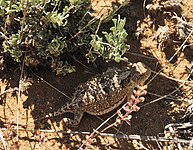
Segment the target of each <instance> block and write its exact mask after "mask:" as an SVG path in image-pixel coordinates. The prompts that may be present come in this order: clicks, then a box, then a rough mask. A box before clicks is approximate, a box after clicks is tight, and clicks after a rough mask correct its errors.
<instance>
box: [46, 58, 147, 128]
mask: <svg viewBox="0 0 193 150" xmlns="http://www.w3.org/2000/svg"><path fill="white" fill-rule="evenodd" d="M150 74H151V70H150V68H149V67H147V66H145V65H144V64H143V63H141V62H138V63H133V64H130V65H129V66H128V67H127V68H125V69H118V68H115V67H113V68H108V69H107V70H106V71H105V72H103V73H102V74H98V75H96V76H94V77H92V78H90V79H89V80H88V81H87V82H85V83H81V84H80V85H79V86H78V87H77V88H76V89H75V92H74V94H73V96H72V99H71V101H70V102H68V103H67V104H66V105H64V106H62V107H61V108H60V109H59V110H57V111H56V112H54V113H52V114H49V115H47V116H46V118H48V117H56V116H58V115H61V114H64V113H66V112H71V113H73V114H74V119H73V120H72V119H70V118H64V119H63V123H64V124H65V125H67V126H74V125H78V124H79V123H80V121H81V118H82V116H83V114H84V112H86V113H89V114H92V115H103V114H106V113H108V112H110V111H112V110H113V109H115V108H117V107H118V106H120V105H121V104H123V102H124V100H125V97H126V96H130V95H131V94H132V92H133V89H134V88H135V87H138V86H142V85H143V84H144V82H145V81H146V80H147V79H148V78H149V76H150Z"/></svg>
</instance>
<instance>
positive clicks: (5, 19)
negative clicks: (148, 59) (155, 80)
mask: <svg viewBox="0 0 193 150" xmlns="http://www.w3.org/2000/svg"><path fill="white" fill-rule="evenodd" d="M90 3H91V2H90V1H89V0H81V1H80V0H67V1H59V0H51V1H47V0H21V1H13V0H0V25H1V28H0V43H2V44H1V45H0V46H1V47H2V48H3V50H1V52H0V53H2V54H3V53H4V54H7V55H9V56H11V57H12V58H13V59H14V60H15V61H16V62H21V61H23V60H24V61H25V64H26V65H32V66H36V65H38V64H40V63H46V64H47V65H49V66H50V67H51V68H52V69H53V71H55V72H56V74H63V75H65V74H66V73H71V72H73V71H75V67H74V66H73V65H71V63H70V62H69V60H70V59H68V58H69V57H71V56H72V55H73V56H76V55H79V54H80V53H81V54H83V55H85V54H87V53H88V55H87V56H88V57H87V58H88V60H92V61H95V60H96V59H97V57H98V56H102V57H103V58H104V59H106V60H107V61H109V60H115V61H116V62H120V61H121V60H124V61H126V60H127V59H126V58H125V57H123V55H124V53H125V52H126V51H127V49H128V46H127V45H126V44H125V40H126V37H127V33H126V31H125V30H124V28H123V27H124V25H125V19H123V20H122V19H120V16H119V17H118V19H113V22H114V27H112V28H111V29H110V30H111V33H107V32H103V34H104V36H105V38H106V42H104V41H103V38H101V37H99V36H98V35H96V36H94V35H92V34H93V33H95V32H96V30H97V28H98V22H99V21H98V20H96V19H95V18H92V16H91V15H90V14H91V13H90V12H91V11H92V10H91V7H90ZM91 35H92V36H91ZM91 47H92V50H91V51H90V52H89V49H90V48H91Z"/></svg>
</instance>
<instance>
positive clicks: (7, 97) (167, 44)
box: [0, 0, 193, 150]
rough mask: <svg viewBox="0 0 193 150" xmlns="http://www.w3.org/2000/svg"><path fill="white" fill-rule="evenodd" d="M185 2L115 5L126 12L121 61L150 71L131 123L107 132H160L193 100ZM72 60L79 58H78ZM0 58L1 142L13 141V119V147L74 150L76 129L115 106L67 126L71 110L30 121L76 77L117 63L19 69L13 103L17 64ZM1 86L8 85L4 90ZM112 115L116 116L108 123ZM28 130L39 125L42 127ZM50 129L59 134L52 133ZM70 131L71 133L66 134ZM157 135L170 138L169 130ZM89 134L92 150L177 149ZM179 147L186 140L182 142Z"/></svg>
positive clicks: (52, 105) (191, 0)
mask: <svg viewBox="0 0 193 150" xmlns="http://www.w3.org/2000/svg"><path fill="white" fill-rule="evenodd" d="M99 1H100V0H99ZM103 2H104V1H103ZM192 8H193V0H183V1H179V0H172V1H166V0H147V1H142V0H140V1H131V2H129V4H128V5H127V6H124V8H122V9H120V10H119V13H120V14H121V16H122V17H126V18H127V24H126V29H127V31H128V33H129V37H128V42H129V44H130V46H131V49H130V51H128V53H127V57H128V60H129V61H131V62H137V61H141V62H144V63H145V64H146V65H148V66H149V67H150V68H151V69H152V76H151V79H150V81H149V83H148V94H147V95H146V96H145V98H146V100H145V102H144V103H143V104H141V106H140V107H141V109H140V111H138V112H137V113H133V114H132V119H131V121H132V122H131V123H132V124H131V126H128V125H127V124H126V123H123V124H122V125H121V126H120V127H118V128H112V129H109V130H107V131H106V132H108V133H112V134H116V133H124V134H127V135H132V134H133V135H140V136H142V137H143V136H144V137H146V136H159V135H163V134H164V132H166V131H165V129H164V128H165V127H166V126H167V125H168V124H170V123H178V122H179V120H180V118H181V117H182V116H183V115H184V114H185V111H186V109H187V107H188V106H189V105H190V104H192V103H193V102H192V99H193V80H192V79H193V75H192V69H193V67H192V65H193V64H192V61H193V50H192V41H193V38H192V31H193V11H192V10H191V9H192ZM105 27H108V24H104V25H103V28H105ZM1 60H2V59H0V61H1ZM5 61H6V60H4V62H5ZM79 61H80V62H82V63H84V62H85V60H79ZM2 62H3V60H2V61H1V62H0V68H1V71H0V75H1V80H0V85H1V89H0V90H1V95H0V104H1V105H0V116H1V118H0V125H1V128H7V130H2V132H3V134H5V132H7V131H9V132H8V134H10V137H11V138H10V139H9V138H8V139H6V140H7V141H6V144H7V145H8V148H10V146H15V147H17V143H15V141H14V140H15V139H16V138H15V136H16V134H15V133H16V131H15V130H14V129H13V128H16V122H17V120H16V118H18V122H19V129H20V130H19V132H18V133H19V134H18V136H19V143H18V144H19V147H20V148H19V149H21V150H24V149H42V150H43V149H78V148H79V147H80V146H81V145H82V144H83V143H84V141H85V139H86V136H85V135H82V134H83V133H82V132H84V133H85V132H86V133H87V132H89V133H90V132H92V131H93V129H96V128H97V127H98V126H99V125H100V124H101V123H103V121H104V120H106V119H107V118H109V117H110V116H111V115H112V114H114V113H115V112H116V110H114V111H113V112H111V113H108V114H106V115H103V116H99V117H96V116H91V115H88V114H85V115H84V117H83V119H82V120H81V123H80V125H79V126H78V127H77V128H69V129H66V128H64V127H63V126H61V125H60V124H59V122H60V121H61V120H62V118H63V117H64V116H65V115H67V116H69V117H71V114H65V115H64V116H61V117H58V118H53V119H50V120H44V121H43V122H38V121H36V120H38V118H41V117H43V116H45V115H46V114H48V113H51V112H53V111H55V110H57V109H58V108H60V107H61V106H62V105H64V104H65V103H66V102H67V101H68V98H67V97H70V96H71V95H72V93H73V92H74V89H75V87H77V85H78V84H79V83H81V82H85V81H86V80H87V79H88V78H90V77H91V76H93V74H96V73H97V72H101V71H103V70H105V69H106V68H107V67H108V66H112V65H117V64H113V63H105V62H104V61H102V60H97V62H96V64H95V66H97V68H95V67H93V66H92V65H90V66H87V67H85V66H83V65H82V64H80V63H77V61H74V65H75V66H76V68H77V71H76V72H75V73H72V74H69V75H66V76H56V75H55V74H54V73H52V72H51V70H49V69H47V68H39V69H38V70H33V71H32V70H31V69H29V68H25V69H24V71H25V72H24V75H25V80H23V83H22V85H23V86H22V88H21V89H22V90H21V91H22V94H21V99H20V103H19V104H18V99H17V98H18V96H17V95H18V90H19V89H18V88H17V87H19V81H20V74H21V72H20V68H17V67H15V66H13V65H9V64H7V66H6V68H5V67H4V66H3V65H2V64H3V63H2ZM85 64H86V63H85ZM118 65H124V63H121V64H118ZM88 68H92V69H93V70H92V69H88ZM94 68H95V70H94ZM99 68H100V69H99ZM5 91H7V92H6V93H4V92H5ZM66 95H67V96H66ZM160 97H161V98H160ZM158 98H160V100H158ZM18 107H19V111H18ZM17 112H18V114H17ZM114 121H115V118H113V119H112V120H111V123H112V122H114ZM6 124H7V125H6ZM34 129H45V131H44V132H40V131H38V130H37V131H35V130H34ZM53 130H58V131H62V132H63V133H56V132H54V131H53ZM47 131H49V132H47ZM52 131H53V132H52ZM72 131H73V132H75V131H76V132H77V133H73V134H68V133H69V132H72ZM79 133H82V134H79ZM0 134H1V133H0ZM163 136H165V137H172V136H171V135H168V134H166V135H163ZM11 139H13V140H11ZM95 139H96V141H94V143H93V144H91V145H92V146H93V147H92V149H158V148H159V147H162V148H163V149H168V148H169V147H170V149H176V148H178V146H179V145H177V144H175V143H174V142H171V143H168V142H160V143H159V145H158V143H157V142H155V141H154V142H152V141H144V140H128V139H124V138H122V139H121V138H115V137H111V136H97V137H95ZM1 145H2V143H1ZM181 146H182V147H184V148H187V147H188V145H187V144H183V143H182V144H181ZM1 147H3V146H1Z"/></svg>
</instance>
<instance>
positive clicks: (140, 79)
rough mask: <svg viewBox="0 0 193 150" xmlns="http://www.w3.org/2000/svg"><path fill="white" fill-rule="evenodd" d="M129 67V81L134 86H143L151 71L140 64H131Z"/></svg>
mask: <svg viewBox="0 0 193 150" xmlns="http://www.w3.org/2000/svg"><path fill="white" fill-rule="evenodd" d="M131 67H132V68H133V69H132V70H133V73H132V74H133V76H132V77H131V79H130V80H131V81H132V82H134V83H135V84H136V85H139V86H142V85H144V83H145V81H146V80H147V79H148V78H149V77H150V75H151V69H150V68H149V67H148V66H146V65H145V64H144V63H142V62H137V63H133V64H132V65H131Z"/></svg>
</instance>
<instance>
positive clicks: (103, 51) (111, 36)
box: [87, 16, 129, 62]
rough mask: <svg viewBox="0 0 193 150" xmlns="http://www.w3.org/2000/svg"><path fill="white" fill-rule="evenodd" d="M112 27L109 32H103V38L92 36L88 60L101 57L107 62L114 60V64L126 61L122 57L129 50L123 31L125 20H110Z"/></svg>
mask: <svg viewBox="0 0 193 150" xmlns="http://www.w3.org/2000/svg"><path fill="white" fill-rule="evenodd" d="M112 20H113V23H114V26H113V27H111V28H110V30H111V32H110V33H107V32H103V35H104V37H105V41H104V40H103V37H99V36H98V35H92V40H91V42H90V44H91V45H92V49H91V51H90V52H89V53H88V55H87V56H88V59H89V60H91V61H95V60H96V59H97V57H98V56H99V57H103V58H104V59H106V60H107V61H110V60H115V61H116V62H120V61H127V58H126V57H123V55H124V54H125V53H126V51H127V50H128V49H129V45H127V44H126V37H127V35H128V34H127V32H126V30H125V29H124V26H125V22H126V19H120V16H118V19H112Z"/></svg>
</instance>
